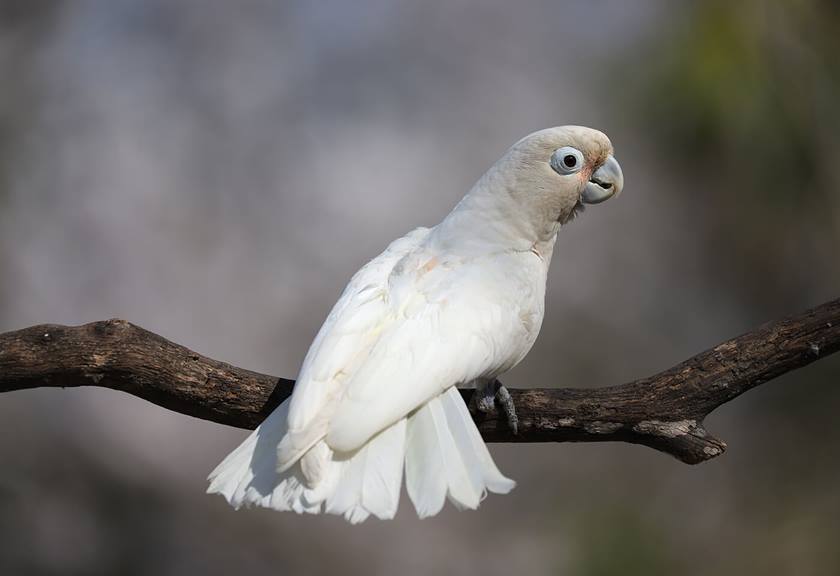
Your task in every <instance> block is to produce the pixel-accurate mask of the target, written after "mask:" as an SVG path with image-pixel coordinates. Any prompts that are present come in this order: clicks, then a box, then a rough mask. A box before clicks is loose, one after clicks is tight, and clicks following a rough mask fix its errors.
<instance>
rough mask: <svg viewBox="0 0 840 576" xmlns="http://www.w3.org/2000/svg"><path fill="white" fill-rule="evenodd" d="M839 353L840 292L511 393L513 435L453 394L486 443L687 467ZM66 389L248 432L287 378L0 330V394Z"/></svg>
mask: <svg viewBox="0 0 840 576" xmlns="http://www.w3.org/2000/svg"><path fill="white" fill-rule="evenodd" d="M838 349H840V299H837V300H833V301H831V302H827V303H825V304H823V305H821V306H818V307H817V308H814V309H812V310H808V311H807V312H804V313H802V314H799V315H797V316H793V317H791V318H788V319H784V320H779V321H776V322H773V323H770V324H767V325H765V326H763V327H761V328H759V329H757V330H754V331H752V332H749V333H747V334H744V335H743V336H739V337H737V338H733V339H731V340H727V341H726V342H723V343H722V344H719V345H718V346H715V347H714V348H712V349H711V350H707V351H706V352H702V353H701V354H698V355H696V356H693V357H692V358H689V359H688V360H686V361H684V362H682V363H680V364H678V365H676V366H674V367H673V368H671V369H670V370H665V371H664V372H660V373H659V374H656V375H654V376H651V377H649V378H643V379H641V380H636V381H634V382H630V383H627V384H622V385H620V386H611V387H607V388H597V389H573V388H558V389H551V388H542V389H531V390H517V389H512V390H510V393H511V395H512V397H513V399H514V402H515V404H516V410H517V414H518V417H519V433H518V434H517V435H514V434H512V433H511V431H510V429H509V428H508V426H507V422H506V420H505V417H504V415H502V414H500V413H499V412H491V413H489V414H481V413H479V412H477V411H476V410H475V409H474V407H472V404H473V403H472V402H471V401H470V400H471V398H472V394H473V391H472V390H462V394H463V396H464V399H465V400H466V401H467V403H468V405H470V406H471V412H472V414H473V418H474V419H475V420H476V422H477V423H478V426H479V429H480V430H481V433H482V435H483V436H484V438H485V439H486V440H487V441H489V442H602V441H621V442H631V443H634V444H643V445H645V446H649V447H651V448H655V449H656V450H660V451H662V452H666V453H668V454H671V455H672V456H675V457H676V458H678V459H680V460H682V461H683V462H687V463H689V464H696V463H698V462H703V461H705V460H708V459H710V458H714V457H715V456H718V455H719V454H721V453H723V451H724V450H725V449H726V444H724V443H723V442H722V441H721V440H718V439H717V438H714V437H713V436H710V435H709V434H708V433H707V432H706V430H705V428H704V427H703V419H704V418H705V417H706V416H707V415H708V414H709V413H710V412H711V411H713V410H714V409H715V408H717V407H718V406H720V405H721V404H724V403H725V402H729V401H730V400H732V399H733V398H735V397H737V396H739V395H740V394H742V393H744V392H746V391H747V390H749V389H750V388H753V387H755V386H758V385H759V384H762V383H764V382H767V381H768V380H770V379H772V378H775V377H776V376H779V375H780V374H783V373H785V372H788V371H790V370H794V369H796V368H799V367H802V366H805V365H806V364H810V363H811V362H813V361H815V360H817V359H819V358H823V357H825V356H827V355H829V354H832V353H833V352H836V351H837V350H838ZM75 386H101V387H105V388H112V389H114V390H122V391H123V392H127V393H129V394H133V395H134V396H139V397H140V398H143V399H145V400H148V401H150V402H154V403H155V404H158V405H159V406H163V407H165V408H169V409H170V410H174V411H176V412H180V413H183V414H188V415H190V416H195V417H197V418H203V419H205V420H212V421H214V422H219V423H221V424H227V425H229V426H237V427H240V428H254V427H256V426H257V425H258V424H259V423H260V422H261V421H262V420H263V419H264V418H265V417H266V416H267V415H268V414H269V413H270V412H271V411H272V410H273V409H274V408H275V407H276V406H277V405H278V404H280V402H282V401H283V400H284V399H285V398H287V397H288V396H289V394H291V391H292V387H293V386H294V382H293V381H292V380H287V379H285V378H277V377H276V376H268V375H266V374H259V373H257V372H251V371H250V370H244V369H242V368H237V367H235V366H231V365H230V364H226V363H224V362H220V361H218V360H213V359H212V358H207V357H205V356H202V355H201V354H197V353H195V352H193V351H191V350H189V349H187V348H185V347H183V346H180V345H178V344H175V343H173V342H170V341H169V340H166V339H165V338H162V337H161V336H158V335H157V334H153V333H152V332H149V331H147V330H144V329H143V328H140V327H139V326H135V325H134V324H131V323H129V322H126V321H124V320H106V321H102V322H93V323H91V324H85V325H84V326H75V327H70V326H59V325H53V324H44V325H40V326H33V327H31V328H25V329H23V330H17V331H14V332H7V333H5V334H0V392H9V391H12V390H23V389H27V388H38V387H61V388H65V387H75Z"/></svg>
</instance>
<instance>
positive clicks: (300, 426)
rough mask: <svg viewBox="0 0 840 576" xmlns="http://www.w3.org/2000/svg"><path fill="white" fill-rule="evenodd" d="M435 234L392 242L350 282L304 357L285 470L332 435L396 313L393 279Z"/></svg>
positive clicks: (282, 462) (283, 450)
mask: <svg viewBox="0 0 840 576" xmlns="http://www.w3.org/2000/svg"><path fill="white" fill-rule="evenodd" d="M428 233H429V229H428V228H417V229H415V230H413V231H411V232H409V233H408V234H406V235H405V236H403V237H402V238H400V239H398V240H395V241H394V242H392V243H391V244H390V245H389V246H388V248H386V249H385V251H384V252H382V254H380V255H379V256H377V257H376V258H374V259H373V260H371V261H370V262H369V263H367V264H366V265H365V266H364V267H362V268H361V269H360V270H359V271H358V272H356V274H354V275H353V278H352V279H351V280H350V282H349V283H348V285H347V287H346V288H345V289H344V292H343V293H342V295H341V297H340V298H339V300H338V302H336V304H335V306H333V309H332V310H331V311H330V314H329V316H327V319H326V320H325V321H324V324H323V325H322V326H321V329H320V330H319V331H318V334H317V336H316V337H315V340H314V341H313V342H312V345H311V346H310V347H309V351H308V352H307V354H306V357H305V358H304V361H303V365H302V366H301V370H300V373H299V375H298V379H297V382H296V383H295V387H294V391H293V393H292V397H291V400H290V405H289V414H288V431H287V433H286V435H285V436H284V438H283V440H282V441H281V442H280V446H279V448H278V465H279V467H280V468H284V467H286V466H288V465H289V464H291V463H293V462H294V461H295V460H297V458H298V457H299V456H300V455H301V454H302V453H303V452H305V451H306V450H308V449H309V448H310V447H311V446H312V445H313V444H314V443H315V442H317V441H318V440H319V439H320V438H323V437H324V435H325V434H326V422H327V420H328V419H329V416H330V414H331V413H332V409H331V408H333V407H334V405H335V402H336V401H337V400H338V399H339V398H340V396H341V391H342V388H343V386H344V384H345V383H346V381H347V377H348V375H349V374H352V373H353V371H354V369H355V367H356V366H358V364H359V363H361V362H363V361H364V359H365V358H366V356H367V354H368V353H369V352H370V350H371V348H372V347H373V345H374V344H375V343H376V341H377V338H378V337H379V335H380V334H381V332H382V330H383V329H384V328H385V326H387V324H388V323H389V322H392V321H393V315H392V314H389V303H388V298H387V291H388V277H389V275H390V274H391V272H392V270H393V268H394V266H395V264H396V263H397V262H399V261H400V260H401V259H402V258H403V257H404V256H405V255H406V254H408V253H410V252H411V251H412V250H414V249H416V248H417V246H419V245H420V243H421V242H422V241H423V239H424V238H426V236H427V235H428Z"/></svg>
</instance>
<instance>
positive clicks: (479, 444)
mask: <svg viewBox="0 0 840 576" xmlns="http://www.w3.org/2000/svg"><path fill="white" fill-rule="evenodd" d="M288 411H289V401H288V400H287V401H285V402H284V403H283V404H281V405H280V406H279V407H278V408H277V409H276V410H275V411H274V412H272V414H271V415H270V416H269V417H268V418H267V419H266V420H265V422H263V423H262V424H261V425H260V427H259V428H257V429H256V430H255V431H254V432H253V433H252V434H251V435H250V436H249V437H248V438H247V439H246V440H245V442H243V443H242V444H241V445H240V446H239V447H238V448H237V449H236V450H234V451H233V452H231V453H230V454H229V455H228V457H227V458H225V460H224V461H223V462H222V463H221V464H219V465H218V466H217V467H216V469H215V470H213V472H211V473H210V476H209V480H210V487H209V488H208V489H207V492H208V493H217V494H222V495H223V496H224V497H225V498H226V499H227V501H228V502H229V503H230V504H231V505H232V506H233V507H234V508H237V509H238V508H240V507H242V506H243V505H245V506H263V507H266V508H274V509H275V510H291V511H294V512H297V513H310V514H318V513H320V512H326V513H329V514H339V515H342V516H344V517H345V518H346V519H347V520H348V521H350V522H351V523H353V524H355V523H358V522H361V521H363V520H365V519H366V518H367V517H368V516H370V515H371V514H373V515H374V516H376V517H377V518H381V519H390V518H393V517H394V515H395V514H396V513H397V506H398V504H399V496H400V487H401V485H402V474H403V467H404V468H405V474H406V488H407V490H408V495H409V497H410V498H411V501H412V503H413V504H414V507H415V508H416V510H417V514H418V515H419V516H420V517H421V518H425V517H427V516H433V515H435V514H437V513H438V512H439V511H440V510H441V508H442V507H443V503H444V501H445V500H446V498H447V497H448V498H449V500H450V501H451V502H452V503H453V504H454V505H455V506H456V507H457V508H470V509H475V508H477V507H478V504H479V503H480V502H481V500H482V499H483V498H484V497H485V496H486V495H487V491H488V490H489V491H490V492H496V493H499V494H506V493H508V492H510V490H511V489H512V488H513V487H514V486H515V483H514V482H513V481H512V480H509V479H508V478H505V477H504V476H502V474H501V473H500V472H499V470H498V468H496V465H495V464H494V463H493V459H492V458H491V456H490V453H489V452H488V450H487V446H485V444H484V441H483V440H482V439H481V435H480V434H479V433H478V429H477V428H476V426H475V423H474V422H473V421H472V418H471V417H470V413H469V411H468V410H467V407H466V405H465V404H464V401H463V399H462V398H461V395H460V394H459V393H458V391H457V389H455V388H454V387H452V388H450V389H449V390H447V391H446V392H444V393H443V394H441V395H440V396H438V397H436V398H434V399H432V400H430V401H429V402H427V403H426V404H425V405H423V406H422V407H421V408H419V409H418V410H416V411H415V412H413V413H412V414H410V415H409V416H408V417H407V418H404V419H402V420H400V421H399V422H397V423H396V424H394V425H392V426H391V427H390V428H387V429H386V430H383V431H382V432H380V433H379V434H377V435H376V436H374V437H373V438H372V439H371V440H370V441H369V442H368V443H367V444H365V445H364V446H363V447H362V448H360V449H359V450H357V451H355V452H352V453H349V454H343V453H335V452H332V450H330V449H329V447H328V446H327V445H326V444H325V443H324V442H323V441H321V442H319V443H317V444H316V445H315V446H313V447H312V448H311V449H310V450H309V452H307V453H306V454H305V455H304V457H303V458H301V460H299V461H298V462H297V463H295V465H293V466H292V467H290V468H289V469H287V470H285V471H283V472H278V471H277V446H278V444H279V443H280V440H281V439H282V438H283V436H284V435H285V433H286V429H287V427H288V424H287V416H288ZM403 464H404V466H403ZM313 469H317V473H316V474H313V473H312V470H313ZM313 476H315V477H317V483H314V485H313V484H312V483H311V479H312V477H313Z"/></svg>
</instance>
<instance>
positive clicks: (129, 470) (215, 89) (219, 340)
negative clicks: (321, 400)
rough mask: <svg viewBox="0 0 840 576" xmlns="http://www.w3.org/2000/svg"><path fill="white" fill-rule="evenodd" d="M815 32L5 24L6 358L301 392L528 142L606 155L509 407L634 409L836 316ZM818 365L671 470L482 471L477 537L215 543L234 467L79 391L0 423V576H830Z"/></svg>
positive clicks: (321, 18)
mask: <svg viewBox="0 0 840 576" xmlns="http://www.w3.org/2000/svg"><path fill="white" fill-rule="evenodd" d="M838 26H840V12H839V11H838V8H837V7H836V4H835V3H831V2H828V1H819V0H783V1H779V2H776V3H773V4H772V5H770V3H766V2H761V1H759V0H748V1H744V2H740V3H730V2H722V1H710V2H702V3H700V2H685V1H679V2H666V1H665V0H661V1H639V2H633V3H630V2H623V1H621V0H609V1H607V0H605V1H601V2H584V1H579V2H564V3H557V2H549V1H547V0H526V1H520V2H509V1H502V0H493V1H489V2H488V1H481V2H479V1H468V0H458V1H455V2H451V1H450V2H444V1H437V0H435V1H427V2H408V1H406V2H395V1H385V0H371V1H366V2H354V3H345V2H338V1H315V2H298V3H283V2H268V1H262V0H245V1H241V2H223V1H221V0H219V1H205V0H202V1H199V0H179V1H177V2H173V1H171V0H77V1H74V2H69V1H57V0H3V2H2V4H0V77H2V89H1V90H0V331H6V330H13V329H17V328H23V327H26V326H29V325H32V324H38V323H44V322H50V323H63V324H80V323H85V322H90V321H94V320H102V319H106V318H109V317H114V316H117V317H121V318H126V319H129V320H131V321H133V322H135V323H137V324H140V325H141V326H143V327H145V328H147V329H150V330H152V331H154V332H157V333H159V334H161V335H163V336H165V337H167V338H169V339H172V340H174V341H176V342H178V343H181V344H184V345H186V346H188V347H190V348H192V349H194V350H196V351H199V352H201V353H203V354H206V355H209V356H211V357H214V358H218V359H221V360H225V361H228V362H231V363H233V364H236V365H239V366H242V367H247V368H250V369H253V370H258V371H262V372H267V373H272V374H277V375H283V376H286V377H293V376H295V374H296V372H297V370H298V367H299V363H300V362H301V360H302V358H303V355H304V353H305V351H306V349H307V347H308V345H309V342H310V341H311V339H312V337H313V336H314V334H315V332H316V331H317V329H318V327H319V326H320V324H321V322H322V321H323V319H324V317H325V316H326V314H327V312H328V310H329V308H330V307H331V305H332V303H333V302H334V301H335V299H336V298H337V297H338V295H339V294H340V292H341V290H342V288H343V287H344V284H345V283H346V281H347V280H348V279H349V277H350V276H351V275H352V273H353V272H354V271H355V270H356V269H358V268H359V267H360V266H361V265H362V264H363V263H364V262H365V261H366V260H367V259H369V258H371V257H372V256H374V255H375V254H377V253H378V252H379V251H380V250H381V249H382V248H383V247H384V246H385V245H386V244H387V243H388V242H389V241H390V240H392V239H393V238H395V237H397V236H399V235H401V234H403V233H405V232H406V231H408V230H409V229H411V228H413V227H415V226H417V225H433V224H435V223H436V222H438V221H439V220H440V219H441V218H442V217H443V216H444V215H445V214H446V213H447V212H448V211H449V210H450V209H451V208H452V206H453V205H454V204H455V203H456V202H457V200H458V199H459V198H460V197H461V196H462V195H463V194H464V193H465V192H466V191H467V189H468V188H469V187H470V185H471V184H472V183H473V181H474V180H475V179H476V178H478V176H480V175H481V173H482V172H483V171H484V170H485V169H486V168H487V167H488V166H489V165H490V164H491V163H492V162H493V161H495V160H496V158H498V157H499V156H500V155H501V154H502V153H503V152H504V151H505V149H506V148H507V147H508V146H509V145H510V144H511V143H513V142H514V141H516V140H517V139H518V138H520V137H522V136H523V135H525V134H527V133H529V132H531V131H533V130H536V129H539V128H543V127H546V126H552V125H559V124H570V123H574V124H584V125H590V126H593V127H597V128H600V129H602V130H604V131H605V132H607V133H608V134H609V135H610V137H611V138H612V141H613V143H614V145H615V148H616V156H617V157H618V158H619V160H620V161H621V164H622V167H623V168H624V172H625V176H626V188H625V192H624V194H623V195H622V196H621V198H619V199H618V200H615V201H613V202H609V203H607V204H605V205H602V206H598V207H595V208H591V209H590V210H588V211H587V212H586V214H585V215H584V217H583V218H582V219H581V220H577V221H575V222H574V223H573V224H572V225H570V226H569V227H568V228H564V230H562V231H561V235H560V239H559V241H558V244H557V249H556V252H555V256H554V263H553V267H552V270H551V275H550V279H549V288H548V302H547V315H546V320H545V323H544V326H543V330H542V335H541V337H540V339H539V341H538V342H537V345H536V347H535V349H534V350H533V351H532V353H531V354H530V355H529V357H528V358H527V359H526V360H525V361H524V362H523V364H522V365H520V366H519V367H518V368H517V369H516V370H515V371H514V372H512V373H511V374H510V375H508V376H507V378H505V382H506V383H507V384H508V385H509V386H519V387H527V386H592V387H595V386H604V385H610V384H617V383H620V382H623V381H627V380H630V379H633V378H637V377H642V376H646V375H649V374H652V373H654V372H656V371H659V370H661V369H664V368H667V367H669V366H670V365H672V364H674V363H676V362H678V361H680V360H682V359H684V358H685V357H688V356H690V355H692V354H694V353H697V352H700V351H701V350H703V349H705V348H708V347H710V346H712V345H714V344H716V343H717V342H719V341H720V340H723V339H725V338H728V337H731V336H734V335H736V334H738V333H741V332H744V331H747V330H749V329H751V328H754V327H755V326H757V325H758V324H761V323H763V322H765V321H768V320H772V319H775V318H777V317H780V316H784V315H787V314H791V313H795V312H798V311H800V310H802V309H804V308H807V307H810V306H813V305H817V304H819V303H821V302H823V301H825V300H828V299H831V298H834V297H837V296H838V295H840V267H838V248H840V171H838V169H837V162H838V157H839V155H840V109H838V108H837V106H836V103H837V101H838V99H840V60H838V58H837V54H838V53H840V36H838V35H837V33H836V31H837V29H838ZM838 377H840V357H836V358H829V359H826V360H822V361H820V362H818V363H816V364H814V365H812V366H810V367H808V368H805V369H803V370H801V371H799V372H795V373H791V374H788V375H786V376H784V377H782V378H779V379H778V380H775V381H773V382H771V383H769V384H767V385H765V386H762V387H761V388H759V389H757V390H754V391H752V392H750V393H748V394H747V395H746V396H744V397H742V398H739V399H738V400H736V401H734V402H732V403H730V404H727V405H726V406H724V407H722V408H721V409H720V410H718V411H717V412H715V413H714V414H713V415H712V416H711V417H710V419H709V421H708V422H707V424H708V427H709V429H710V430H711V431H712V432H713V433H715V434H717V435H719V436H721V437H722V438H724V439H725V440H727V441H728V442H729V445H730V449H729V451H728V452H727V453H726V454H725V455H724V456H723V457H721V458H717V459H715V460H713V461H711V462H708V463H706V464H702V465H700V466H695V467H691V466H686V465H684V464H681V463H679V462H677V461H676V460H673V459H671V458H670V457H668V456H665V455H662V454H659V453H656V452H654V451H651V450H649V449H646V448H642V447H638V446H630V445H621V444H583V445H571V444H560V445H527V446H516V447H513V446H508V445H494V446H492V451H493V453H494V455H495V456H496V458H497V461H498V463H499V465H500V468H501V469H502V470H503V471H505V472H507V473H508V474H509V475H510V476H512V477H514V478H515V479H516V480H517V481H518V482H519V487H518V488H517V489H516V490H515V491H514V492H513V493H512V494H511V495H509V496H506V497H498V496H497V497H493V496H491V497H490V498H488V499H487V500H486V501H485V502H484V503H483V505H482V507H481V509H480V511H479V512H471V513H466V512H465V513H458V512H455V511H453V510H452V509H451V508H447V509H446V510H445V511H444V512H443V513H442V514H441V515H439V516H438V517H435V518H432V519H428V520H424V521H419V520H417V519H416V517H415V515H414V513H413V510H412V509H411V508H410V505H409V503H408V502H407V500H404V501H403V503H402V507H401V511H400V513H399V514H398V517H397V519H396V520H395V521H393V522H380V521H376V520H369V521H368V522H366V523H365V524H363V525H362V526H359V527H353V528H351V527H350V526H349V525H347V524H346V523H345V522H344V521H343V520H341V519H339V518H335V517H298V516H295V515H293V514H279V513H274V512H267V511H261V510H251V511H240V512H234V511H232V510H231V509H229V508H228V506H227V505H226V504H225V503H224V501H223V499H221V498H219V497H210V496H205V495H204V490H205V486H206V484H205V476H206V474H207V473H208V472H209V471H210V470H211V469H212V468H213V467H214V466H215V465H216V463H217V462H218V461H219V460H220V459H221V458H222V457H223V456H224V455H225V454H227V452H228V451H229V450H230V449H232V448H233V447H234V446H235V445H237V444H238V443H239V441H240V440H242V439H243V438H244V436H245V434H246V433H245V432H244V431H241V430H235V429H231V428H226V427H223V426H221V425H217V424H213V423H209V422H204V421H200V420H196V419H192V418H189V417H186V416H182V415H178V414H174V413H171V412H168V411H166V410H163V409H161V408H158V407H156V406H153V405H151V404H148V403H145V402H143V401H141V400H138V399H136V398H133V397H129V396H127V395H123V394H121V393H117V392H112V391H108V390H100V389H76V390H32V391H25V392H16V393H10V394H4V395H3V396H2V397H0V462H2V465H0V574H4V575H7V574H8V575H17V574H79V575H82V574H84V575H96V574H127V575H130V574H149V573H154V574H162V575H169V574H172V575H176V574H230V573H237V574H324V573H335V572H338V571H342V572H343V573H353V574H355V573H358V574H383V575H384V574H407V575H412V574H430V573H440V574H461V573H478V572H480V573H482V574H485V575H493V574H505V575H509V574H512V573H513V574H581V575H592V576H600V575H612V574H623V575H628V574H631V575H633V574H644V575H657V574H688V575H700V574H719V575H727V574H733V575H735V574H738V575H740V574H759V573H760V574H797V575H810V574H813V575H824V574H837V573H840V548H838V546H837V536H838V534H839V533H840V494H838V491H837V486H838V485H840V461H838V450H837V442H838V440H840V430H838V429H837V425H836V422H837V419H836V414H837V410H838V408H840V387H838V385H837V384H838Z"/></svg>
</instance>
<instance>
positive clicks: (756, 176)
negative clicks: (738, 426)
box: [622, 0, 840, 309]
mask: <svg viewBox="0 0 840 576" xmlns="http://www.w3.org/2000/svg"><path fill="white" fill-rule="evenodd" d="M838 27H840V5H838V4H835V3H832V2H826V1H822V0H783V1H780V2H775V3H770V2H762V1H760V0H747V1H745V2H740V3H730V2H724V1H720V0H715V1H711V2H697V3H692V4H690V5H689V8H688V9H687V10H686V11H685V14H679V15H678V17H677V18H676V19H674V20H673V21H670V22H669V23H668V26H667V27H663V28H662V29H661V30H663V31H662V33H661V34H659V35H657V36H656V37H654V38H652V39H650V40H649V42H648V45H647V46H646V47H645V49H644V50H643V51H642V54H641V55H640V54H634V58H635V59H641V60H642V61H643V62H644V63H645V66H644V67H643V68H642V71H641V72H640V70H639V67H638V66H633V67H631V69H632V73H633V74H634V76H633V77H632V78H628V82H630V83H631V85H633V86H634V87H635V90H633V91H631V92H633V93H634V94H635V97H634V98H631V104H630V107H631V108H632V111H633V114H631V117H634V118H637V119H638V121H640V122H641V123H643V128H644V129H645V130H646V133H647V134H649V135H650V136H652V138H650V139H651V140H652V141H654V142H658V143H659V145H660V152H661V153H664V154H666V155H667V156H668V157H669V158H670V160H671V161H672V162H674V163H675V165H676V169H677V170H678V171H679V173H680V174H690V175H691V178H690V180H689V179H688V178H684V177H681V181H678V182H674V184H675V185H674V186H673V187H672V188H673V192H674V193H675V194H679V193H684V194H691V195H692V198H691V200H688V201H693V202H696V204H697V205H698V207H699V208H700V209H701V210H702V209H705V211H704V212H701V213H700V214H699V215H701V216H703V217H705V221H704V222H703V225H704V227H705V228H706V229H707V230H708V232H709V240H708V241H709V242H710V243H711V246H710V248H711V249H710V250H709V251H708V253H709V255H710V261H711V262H710V263H711V264H712V266H713V270H714V272H716V273H718V274H720V275H721V280H727V281H728V282H727V283H728V287H729V288H730V289H732V290H736V291H741V292H742V296H743V297H745V298H746V299H749V301H750V302H751V303H753V304H755V305H757V306H758V307H759V309H760V307H761V306H762V305H763V304H769V303H770V302H773V301H778V300H779V299H780V298H784V297H795V296H796V295H799V296H800V299H801V300H806V301H807V300H808V298H809V294H808V293H807V291H808V289H809V284H812V283H811V282H810V280H811V279H812V277H808V276H809V274H808V272H812V269H813V267H815V266H820V267H825V262H826V261H830V260H832V259H834V260H836V251H837V249H838V247H840V172H838V171H837V170H836V168H835V163H836V158H837V156H838V154H840V109H839V108H838V107H837V105H836V102H837V101H838V99H840V59H838V58H837V55H838V54H840V35H838V34H837V33H836V31H837V29H838ZM622 96H623V95H622ZM686 184H689V185H686ZM836 268H837V267H836V266H831V267H827V269H826V270H825V275H824V277H825V280H827V281H834V282H835V283H836V282H837V280H838V279H840V276H838V273H837V270H836ZM744 291H745V292H744ZM813 297H814V298H818V297H819V296H818V295H815V296H813ZM794 301H796V300H795V299H794ZM814 303H815V302H814Z"/></svg>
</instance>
